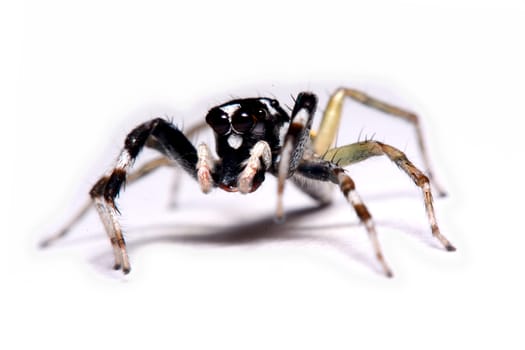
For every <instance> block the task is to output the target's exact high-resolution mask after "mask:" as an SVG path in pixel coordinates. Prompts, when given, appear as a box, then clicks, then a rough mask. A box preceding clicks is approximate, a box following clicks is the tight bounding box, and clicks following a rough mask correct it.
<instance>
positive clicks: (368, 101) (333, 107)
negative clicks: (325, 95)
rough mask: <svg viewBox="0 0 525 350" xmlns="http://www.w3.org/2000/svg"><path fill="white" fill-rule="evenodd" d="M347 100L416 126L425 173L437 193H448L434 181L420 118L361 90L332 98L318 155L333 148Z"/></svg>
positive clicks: (318, 137)
mask: <svg viewBox="0 0 525 350" xmlns="http://www.w3.org/2000/svg"><path fill="white" fill-rule="evenodd" d="M346 98H350V99H351V100H353V101H356V102H359V103H361V104H363V105H365V106H368V107H371V108H374V109H376V110H379V111H381V112H383V113H386V114H388V115H391V116H395V117H398V118H400V119H403V120H405V121H407V122H409V123H411V124H412V125H414V128H415V132H416V138H417V142H418V147H419V151H420V153H421V156H422V159H423V165H424V170H425V173H426V174H427V175H428V177H429V179H430V181H431V182H432V186H434V188H435V189H436V191H437V193H438V194H439V195H440V196H445V195H446V191H445V190H444V189H443V188H442V187H441V186H440V185H439V184H438V183H437V182H436V180H435V179H434V174H433V171H432V167H431V166H430V160H429V156H428V153H427V149H426V146H425V140H424V137H423V131H422V129H421V123H420V121H419V117H418V116H417V115H416V114H414V113H412V112H409V111H407V110H405V109H402V108H399V107H397V106H394V105H391V104H389V103H386V102H384V101H381V100H379V99H377V98H374V97H372V96H369V95H367V94H365V93H363V92H361V91H359V90H354V89H348V88H339V89H337V90H336V91H335V92H334V93H333V94H332V95H331V96H330V99H329V101H328V104H327V106H326V109H325V111H324V115H323V119H322V121H321V124H320V126H319V130H318V132H317V134H316V137H315V139H314V142H313V147H314V150H315V152H316V153H317V154H320V155H322V154H324V153H325V152H326V151H328V150H329V149H330V148H331V147H332V146H333V144H334V141H335V138H336V136H337V131H338V129H339V123H340V121H341V115H342V109H343V104H344V101H345V99H346Z"/></svg>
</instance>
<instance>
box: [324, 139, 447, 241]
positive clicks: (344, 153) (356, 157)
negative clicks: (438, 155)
mask: <svg viewBox="0 0 525 350" xmlns="http://www.w3.org/2000/svg"><path fill="white" fill-rule="evenodd" d="M380 155H386V156H387V157H388V158H389V159H390V160H391V161H392V162H394V163H395V164H396V165H397V166H398V167H399V168H400V169H401V170H403V171H404V172H405V173H406V174H407V175H408V176H409V177H410V178H411V179H412V181H414V183H415V184H416V185H417V186H418V187H420V188H421V190H422V191H423V199H424V202H425V209H426V213H427V216H428V221H429V223H430V228H431V230H432V234H433V235H434V237H436V238H437V239H438V240H439V241H440V242H441V244H442V245H443V246H444V247H445V249H446V250H448V251H454V250H456V248H454V246H453V245H452V244H451V243H450V242H449V240H448V239H447V238H445V236H443V235H442V234H441V232H440V230H439V227H438V224H437V220H436V215H435V213H434V206H433V204H432V192H431V189H430V182H429V178H428V177H427V176H426V175H425V174H424V173H423V172H422V171H421V170H419V169H418V168H416V166H415V165H414V164H412V162H410V161H409V160H408V159H407V157H406V155H405V154H404V153H403V152H401V151H400V150H398V149H396V148H394V147H392V146H389V145H386V144H384V143H381V142H378V141H364V142H358V143H354V144H351V145H347V146H342V147H337V148H333V149H331V150H329V151H328V152H326V153H325V155H324V157H323V158H324V159H325V160H328V161H330V162H332V163H335V164H337V165H339V166H346V165H350V164H353V163H357V162H360V161H362V160H365V159H367V158H370V157H374V156H380Z"/></svg>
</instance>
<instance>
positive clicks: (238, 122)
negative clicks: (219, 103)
mask: <svg viewBox="0 0 525 350" xmlns="http://www.w3.org/2000/svg"><path fill="white" fill-rule="evenodd" d="M255 122H256V120H255V117H254V116H253V115H251V114H249V113H247V112H244V111H241V112H238V113H235V114H234V115H233V117H232V126H233V128H234V129H235V131H237V132H239V133H245V132H248V131H250V130H251V129H252V128H253V126H254V125H255Z"/></svg>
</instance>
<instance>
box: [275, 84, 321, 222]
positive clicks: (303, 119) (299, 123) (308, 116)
mask: <svg viewBox="0 0 525 350" xmlns="http://www.w3.org/2000/svg"><path fill="white" fill-rule="evenodd" d="M316 107H317V97H316V96H315V95H313V94H311V93H307V92H302V93H300V94H299V95H298V96H297V99H296V101H295V105H294V108H293V111H292V116H291V121H290V127H289V129H288V132H287V133H286V136H285V138H284V142H283V147H282V150H281V154H280V160H279V165H278V168H277V210H276V218H277V219H278V220H282V218H283V216H284V212H283V204H282V197H283V193H284V184H285V181H286V179H287V178H288V177H290V176H292V175H293V173H294V172H295V170H296V169H297V167H298V166H299V163H300V162H301V160H302V158H303V154H304V152H305V149H306V144H307V142H309V141H310V136H309V133H310V128H311V126H312V120H313V116H314V113H315V109H316Z"/></svg>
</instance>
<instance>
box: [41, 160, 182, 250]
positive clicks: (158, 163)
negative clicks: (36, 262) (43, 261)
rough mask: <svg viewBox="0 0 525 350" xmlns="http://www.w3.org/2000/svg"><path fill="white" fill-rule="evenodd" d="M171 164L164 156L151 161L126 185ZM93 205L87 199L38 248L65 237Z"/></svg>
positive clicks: (132, 174) (141, 167)
mask: <svg viewBox="0 0 525 350" xmlns="http://www.w3.org/2000/svg"><path fill="white" fill-rule="evenodd" d="M173 164H174V163H173V161H172V160H171V159H169V158H167V157H164V156H162V157H159V158H155V159H152V160H150V161H148V162H146V163H144V164H142V165H141V166H140V168H138V169H137V170H135V171H134V172H132V173H131V174H129V175H128V176H127V178H126V183H127V184H132V183H134V182H135V181H137V180H140V179H141V178H143V177H145V176H146V175H149V174H150V173H151V172H153V171H155V170H157V169H159V168H160V167H163V166H171V165H173ZM93 204H94V203H93V200H92V199H91V198H89V199H87V200H86V201H85V202H84V204H83V205H82V207H80V209H79V210H78V211H77V213H76V214H75V215H74V216H73V217H72V218H71V219H70V220H69V222H67V224H66V225H64V226H63V227H62V229H60V230H59V231H58V232H57V233H56V234H55V235H53V236H51V237H48V238H46V239H45V240H43V241H42V242H40V246H41V247H47V246H49V245H51V244H53V243H54V242H56V241H57V240H59V239H61V238H63V237H64V236H66V235H67V234H68V233H69V232H70V231H71V229H72V228H73V226H74V225H75V224H76V223H77V222H79V221H80V220H81V219H82V218H83V217H84V216H85V215H86V214H87V213H88V212H89V209H91V207H92V206H93Z"/></svg>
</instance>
